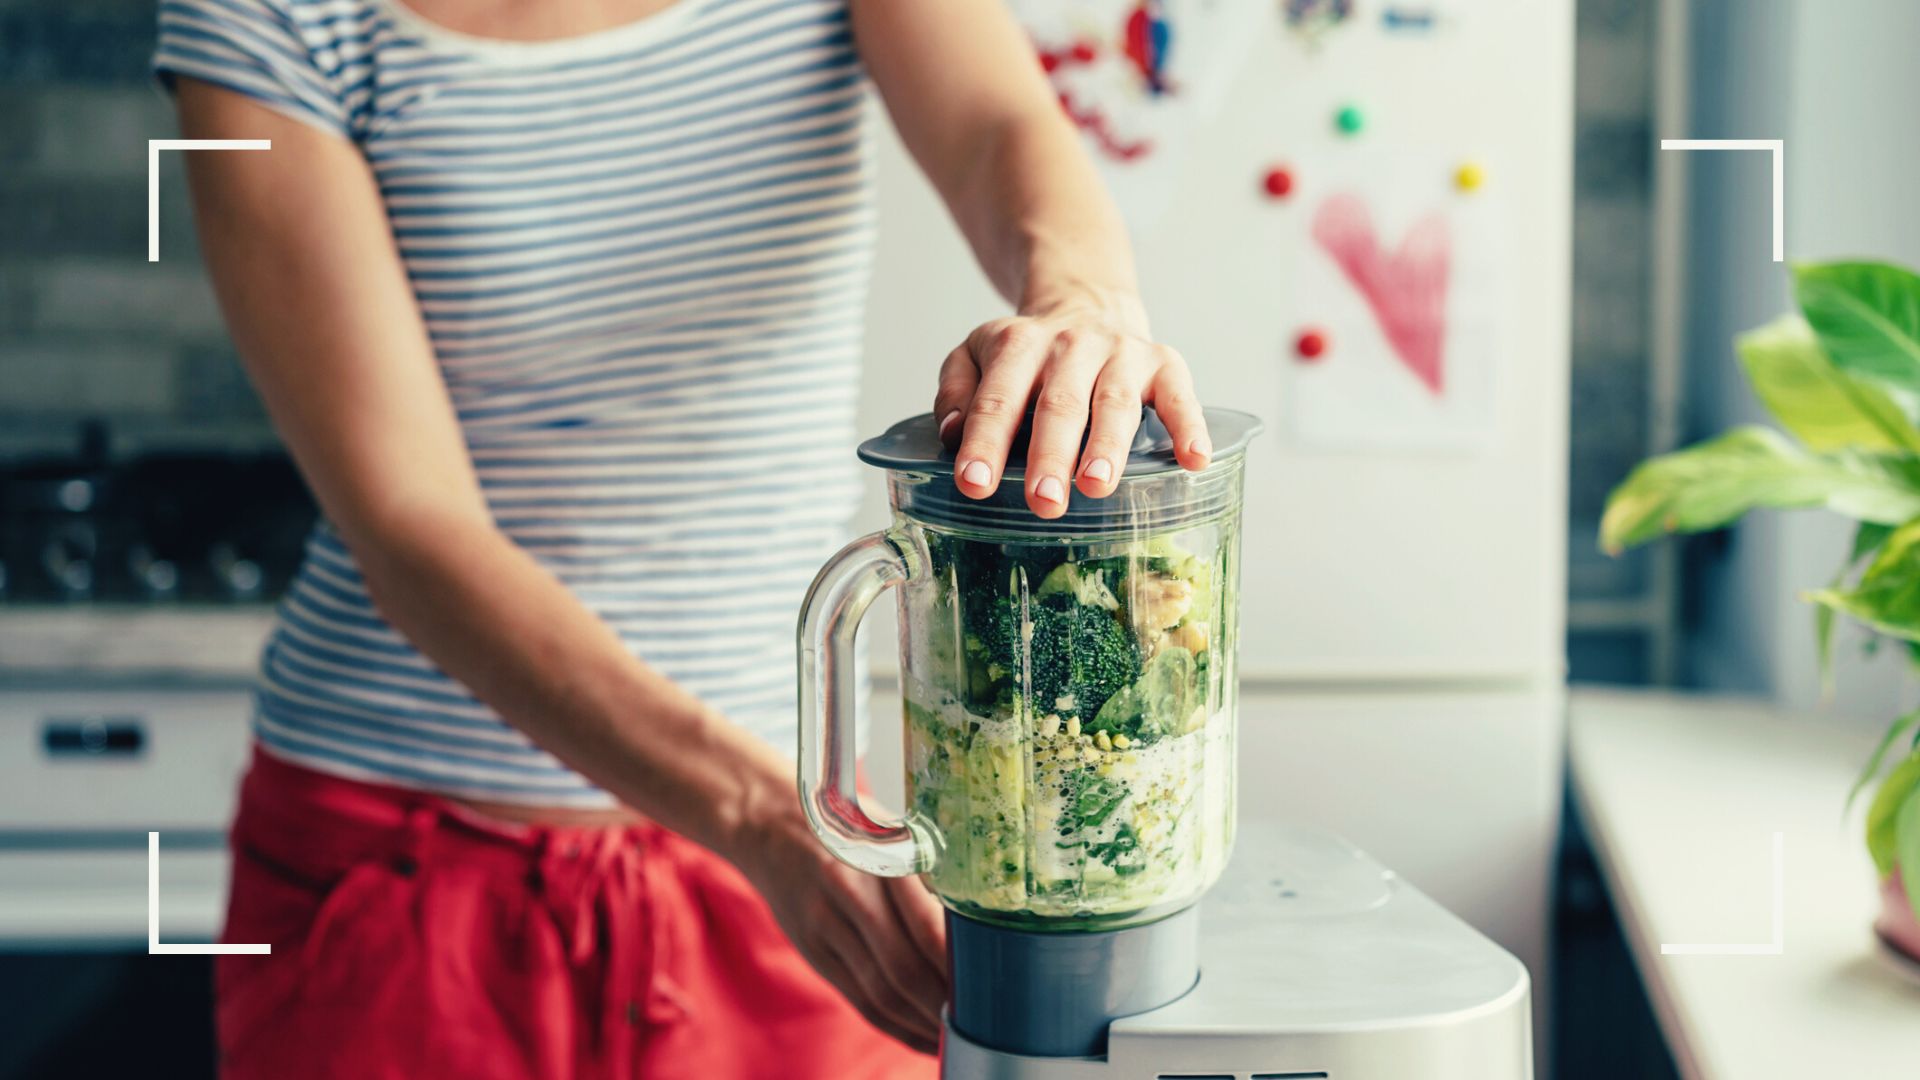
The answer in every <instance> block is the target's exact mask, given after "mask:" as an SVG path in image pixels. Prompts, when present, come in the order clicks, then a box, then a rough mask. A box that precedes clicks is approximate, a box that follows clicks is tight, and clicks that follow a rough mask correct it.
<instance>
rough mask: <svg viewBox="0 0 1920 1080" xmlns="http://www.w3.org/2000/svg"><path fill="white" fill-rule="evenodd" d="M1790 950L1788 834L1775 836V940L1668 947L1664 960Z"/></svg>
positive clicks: (1664, 946)
mask: <svg viewBox="0 0 1920 1080" xmlns="http://www.w3.org/2000/svg"><path fill="white" fill-rule="evenodd" d="M1786 950H1787V834H1786V833H1783V832H1776V833H1774V834H1773V940H1772V941H1769V942H1766V943H1764V944H1759V945H1667V944H1664V943H1663V944H1662V945H1661V946H1660V955H1661V956H1779V955H1780V954H1781V953H1784V952H1786Z"/></svg>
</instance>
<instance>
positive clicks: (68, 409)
mask: <svg viewBox="0 0 1920 1080" xmlns="http://www.w3.org/2000/svg"><path fill="white" fill-rule="evenodd" d="M153 30H154V5H153V4H151V3H142V2H138V0H0V132H5V138H4V139H0V458H17V457H20V456H23V455H27V454H34V453H41V452H45V451H50V450H60V449H64V448H66V447H67V446H69V445H71V444H72V442H73V441H74V439H75V438H76V432H77V430H78V427H79V425H80V423H81V422H82V421H83V420H86V419H94V418H97V419H100V420H102V421H104V422H105V423H106V424H107V426H108V430H109V432H110V433H111V435H112V437H113V445H114V448H115V449H116V450H118V451H134V450H139V449H144V448H151V447H155V446H159V447H181V446H234V447H238V448H253V447H257V446H260V445H262V444H264V443H267V442H269V441H270V440H271V433H270V430H269V429H268V427H267V424H266V421H265V418H264V415H263V413H262V412H261V410H260V406H259V404H258V402H257V400H256V399H255V397H254V395H253V393H252V391H251V390H250V389H249V388H248V386H247V384H246V380H245V378H244V376H243V375H242V373H241V371H240V368H239V365H238V364H237V363H236V361H235V359H234V357H233V350H232V347H231V345H230V344H229V343H228V341H227V337H226V334H225V332H224V330H223V329H222V328H221V324H220V317H219V313H218V311H217V310H216V308H215V305H214V301H213V295H212V292H211V290H210V289H209V288H208V287H207V284H206V281H205V278H204V276H203V274H202V270H201V266H200V261H199V255H198V251H197V248H196V245H195V243H194V236H193V221H192V216H191V212H190V210H189V207H188V200H187V193H186V187H185V179H184V175H183V171H182V168H181V163H180V160H179V155H178V154H162V155H161V164H162V167H161V178H160V251H161V261H160V262H158V263H149V262H147V261H146V255H147V250H146V249H147V197H146V196H147V190H146V180H147V173H146V170H147V140H148V139H153V138H170V137H172V136H173V135H174V134H175V124H174V119H173V114H172V109H171V107H170V106H169V104H168V102H167V99H166V98H165V96H164V95H162V94H161V93H160V92H159V91H158V90H157V89H156V88H155V87H154V84H153V83H152V82H151V81H150V79H149V77H148V73H147V62H148V57H149V55H150V53H151V51H152V48H153Z"/></svg>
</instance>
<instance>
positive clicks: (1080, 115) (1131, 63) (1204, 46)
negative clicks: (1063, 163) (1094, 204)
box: [1012, 0, 1260, 228]
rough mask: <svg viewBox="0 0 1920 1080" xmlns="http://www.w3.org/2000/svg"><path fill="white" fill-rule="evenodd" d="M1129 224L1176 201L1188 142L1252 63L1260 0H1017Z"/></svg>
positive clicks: (1020, 15) (1044, 63)
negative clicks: (1242, 67)
mask: <svg viewBox="0 0 1920 1080" xmlns="http://www.w3.org/2000/svg"><path fill="white" fill-rule="evenodd" d="M1012 8H1013V11H1014V14H1015V16H1016V17H1018V18H1019V19H1020V21H1021V23H1022V25H1023V26H1025V27H1026V30H1027V33H1028V36H1029V37H1030V38H1031V39H1032V40H1033V44H1034V50H1035V52H1036V53H1037V54H1038V56H1039V60H1040V66H1041V69H1042V70H1044V71H1045V72H1046V74H1047V78H1048V80H1049V81H1050V82H1051V83H1052V85H1053V90H1054V93H1055V94H1056V95H1057V96H1058V97H1059V100H1060V107H1061V109H1062V110H1063V111H1064V112H1065V113H1066V114H1067V117H1068V118H1069V119H1070V120H1072V121H1073V124H1074V126H1075V127H1076V128H1078V129H1079V130H1080V134H1081V137H1082V138H1083V139H1084V140H1085V141H1086V143H1087V146H1088V148H1089V149H1090V150H1091V151H1092V152H1093V155H1094V158H1095V160H1096V161H1097V162H1098V163H1099V165H1100V168H1101V171H1102V173H1103V174H1104V176H1105V178H1106V180H1107V185H1108V187H1109V189H1111V190H1112V191H1113V193H1114V198H1115V199H1116V201H1118V202H1119V204H1120V208H1121V211H1122V212H1123V213H1124V214H1125V215H1126V216H1127V219H1128V223H1129V224H1130V225H1132V226H1134V227H1136V228H1138V227H1141V226H1144V225H1145V224H1148V223H1149V222H1150V221H1151V219H1152V218H1154V217H1156V216H1157V215H1158V213H1159V211H1160V210H1161V209H1163V208H1164V206H1165V205H1166V203H1167V202H1168V200H1169V199H1170V198H1171V194H1172V189H1173V185H1174V180H1175V176H1176V174H1177V171H1178V166H1179V160H1180V155H1181V151H1182V149H1183V145H1184V135H1185V133H1186V132H1188V131H1190V130H1192V129H1193V128H1194V127H1195V126H1197V125H1198V124H1199V123H1201V122H1203V121H1204V120H1205V119H1207V118H1208V117H1209V116H1211V115H1212V113H1213V111H1214V110H1216V109H1217V108H1218V106H1219V104H1220V102H1221V99H1222V98H1224V96H1225V93H1226V89H1227V85H1228V84H1229V83H1230V81H1231V79H1232V76H1233V74H1234V72H1235V71H1236V70H1237V69H1238V67H1239V64H1240V62H1241V61H1242V60H1243V59H1244V58H1245V53H1246V48H1247V45H1248V43H1249V42H1250V41H1251V39H1252V38H1253V36H1254V35H1253V34H1252V33H1250V28H1251V24H1252V22H1253V21H1254V20H1256V19H1257V18H1258V17H1259V11H1260V8H1259V5H1258V3H1257V0H1013V3H1012Z"/></svg>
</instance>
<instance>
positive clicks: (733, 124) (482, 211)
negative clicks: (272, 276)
mask: <svg viewBox="0 0 1920 1080" xmlns="http://www.w3.org/2000/svg"><path fill="white" fill-rule="evenodd" d="M207 2H209V0H200V2H199V3H196V4H192V5H186V6H189V7H201V6H204V4H205V3H207ZM252 2H253V3H254V4H256V5H258V4H267V5H270V6H271V7H273V8H274V9H276V10H278V11H280V12H283V13H284V14H285V17H287V18H289V19H291V20H293V23H292V26H291V29H292V30H293V31H294V32H295V33H296V34H297V36H298V41H299V43H300V44H301V45H303V46H305V47H306V48H307V50H308V53H309V56H310V58H311V59H312V63H313V69H314V71H315V73H317V75H318V76H319V77H320V78H321V79H323V80H324V86H325V88H326V89H328V90H329V91H331V92H334V93H337V94H338V95H339V101H340V104H341V113H340V116H341V117H342V122H343V124H344V127H345V132H346V133H347V134H348V135H349V137H351V138H352V139H354V141H355V142H357V143H358V144H359V146H360V147H361V149H362V152H363V153H364V155H365V157H366V158H367V160H368V162H369V165H370V166H371V168H372V170H373V174H374V176H375V178H376V180H377V182H378V184H379V187H380V190H381V192H382V194H383V197H384V199H385V201H386V205H387V209H388V214H389V218H390V221H391V224H392V227H393V232H394V236H395V240H396V242H397V244H398V247H399V252H400V256H401V258H402V260H403V262H404V264H405V268H406V271H407V273H408V276H409V278H410V280H411V281H412V283H413V287H414V290H415V294H416V297H417V299H418V301H419V305H420V309H421V312H422V315H423V317H424V319H425V322H426V326H427V330H428V332H429V335H430V337H431V339H432V342H433V345H434V348H435V351H436V353H437V354H438V357H439V362H440V365H441V370H442V372H443V375H444V377H445V380H446V383H447V387H448V391H449V393H450V395H451V398H452V400H453V403H454V406H455V408H456V409H457V411H458V413H459V417H460V422H461V426H462V429H463V432H464V434H465V437H466V441H467V444H468V448H469V450H470V453H471V455H472V458H473V461H474V465H475V468H476V470H477V472H478V474H479V477H480V480H481V484H482V487H483V489H484V491H485V494H486V497H487V499H488V502H489V504H490V506H491V508H492V511H493V514H494V516H495V519H496V521H497V522H498V524H499V526H500V527H501V528H502V529H503V530H504V531H505V532H506V534H507V535H508V536H510V537H511V538H512V539H513V540H514V541H515V542H517V543H518V544H520V545H521V546H522V547H524V548H525V549H526V550H527V551H529V552H530V553H531V554H532V555H533V556H534V557H535V558H537V559H539V560H540V561H541V562H542V563H543V564H544V565H546V566H547V567H548V568H549V569H551V570H552V571H553V572H554V573H555V574H557V575H558V576H559V577H560V579H561V580H562V581H564V582H565V583H566V584H567V585H568V586H569V587H570V588H572V590H573V591H574V592H575V593H576V595H578V596H579V597H580V598H581V599H582V600H583V601H584V602H585V603H586V604H587V605H588V606H589V607H591V608H592V609H593V610H594V611H595V612H596V613H598V614H599V615H600V616H601V617H602V618H603V619H605V620H606V621H607V622H608V623H609V624H611V625H612V626H613V627H614V628H615V629H616V630H617V631H618V632H619V633H620V635H621V637H622V638H623V640H624V641H625V642H626V644H627V645H628V647H629V648H630V649H631V650H632V651H633V652H634V653H635V654H636V655H638V656H640V657H642V658H644V659H645V660H646V661H647V662H648V663H650V664H653V665H654V666H656V667H658V668H659V669H660V670H662V671H663V672H664V673H666V674H667V675H669V676H670V677H672V678H674V679H675V680H676V681H678V682H679V683H680V684H682V685H683V686H685V687H686V688H688V689H689V690H691V691H693V692H694V693H697V694H699V695H701V696H702V697H703V698H705V699H706V700H707V701H709V702H711V703H712V704H714V705H716V706H717V707H719V708H720V709H721V710H722V711H724V712H725V713H726V714H728V715H729V716H730V717H732V718H733V719H734V720H736V721H737V722H739V723H741V724H743V725H744V726H746V727H748V728H749V729H751V730H753V731H755V732H757V733H759V734H761V735H763V736H765V737H767V738H769V739H770V740H773V741H775V742H777V743H780V744H782V745H791V739H792V724H793V717H794V679H793V652H792V650H793V644H792V642H793V638H792V634H793V625H794V616H795V612H796V611H797V608H798V605H799V602H800V599H801V597H802V595H803V593H804V591H805V588H806V585H807V583H808V581H809V579H810V578H811V575H812V572H813V570H814V569H815V568H816V567H817V566H818V565H819V564H820V563H821V562H822V561H823V560H824V558H825V557H826V556H827V555H828V554H829V553H830V552H831V551H832V550H833V548H834V547H835V546H836V545H837V544H838V543H839V542H840V541H841V540H842V539H843V534H844V531H845V525H846V523H847V521H848V519H849V516H850V514H851V511H852V508H853V505H854V503H855V501H856V500H857V478H856V477H855V476H854V475H853V470H854V465H853V464H852V461H851V456H850V455H849V454H848V452H847V447H848V446H850V445H851V443H852V441H853V437H854V427H853V422H854V405H855V396H856V392H857V385H858V362H859V340H860V334H861V321H862V320H861V314H862V312H861V306H862V298H863V295H864V292H865V286H866V275H867V269H868V260H869V254H870V247H871V225H872V221H871V216H872V207H871V191H870V176H869V165H868V151H867V144H866V133H865V122H866V118H865V108H864V83H863V79H862V76H861V72H860V69H859V64H858V61H857V58H856V56H855V54H854V49H853V42H852V38H851V31H850V27H849V25H848V20H847V14H846V11H845V7H844V0H679V2H678V3H675V4H673V5H672V6H671V7H667V8H665V9H664V10H661V11H659V12H658V13H657V14H654V15H651V16H649V17H647V18H645V19H642V20H640V21H638V22H633V23H629V24H626V25H621V26H616V27H613V28H611V29H607V30H604V31H600V32H596V33H592V34H588V35H585V36H579V37H569V38H565V39H559V40H552V41H542V42H538V43H532V44H519V43H514V42H504V41H500V40H495V39H480V38H474V37H468V36H463V35H461V34H458V33H454V32H452V31H449V30H447V29H445V28H443V27H440V26H438V25H437V24H432V23H428V22H426V21H424V19H423V18H422V17H421V16H420V15H417V14H415V13H413V12H412V11H411V10H409V9H406V8H402V7H399V6H397V5H396V4H394V3H392V2H390V0H252ZM169 6H172V5H169ZM167 17H168V12H167V10H166V8H163V31H164V29H165V26H166V19H167ZM192 17H193V16H192V13H191V12H186V13H182V12H175V13H174V18H175V21H176V23H181V22H184V23H185V24H187V25H189V26H190V25H191V23H192ZM283 29H284V28H283ZM225 32H227V33H229V34H231V33H233V32H235V31H234V30H232V29H231V28H228V29H227V30H226V31H225ZM175 39H176V41H179V40H182V37H181V34H180V33H179V32H178V31H176V35H175ZM167 47H168V46H167V38H166V35H165V34H164V32H163V39H162V52H161V57H162V61H163V63H164V62H165V59H166V56H167ZM178 47H179V48H187V47H189V46H178ZM184 70H188V71H189V72H190V73H191V71H192V69H190V68H187V69H184ZM280 616H281V617H280V620H279V624H278V627H277V629H276V631H275V633H274V635H273V637H272V638H271V640H270V642H269V644H268V647H267V649H266V654H265V658H264V665H263V677H262V683H261V689H260V707H259V715H258V736H259V738H260V740H261V741H262V743H263V744H264V745H265V746H266V747H268V748H269V749H270V750H271V751H273V752H274V753H276V754H277V755H279V756H282V757H285V758H289V759H291V760H294V761H296V762H298V763H300V764H304V765H307V766H309V767H312V768H316V769H320V770H322V771H328V772H333V773H336V774H342V775H349V776H356V777H362V778H370V779H377V780H381V781H385V782H389V783H400V784H407V785H411V786H417V787H425V788H430V789H433V790H436V791H440V792H444V793H447V794H451V795H455V796H461V797H465V798H468V799H471V800H476V801H484V802H490V803H496V804H507V805H520V804H523V805H535V806H551V807H578V808H591V807H600V806H606V805H609V803H610V800H609V799H608V797H607V796H606V795H605V794H604V793H601V792H599V791H598V790H596V789H595V788H593V787H592V786H591V785H590V784H589V783H588V782H587V781H585V780H584V779H582V778H581V777H579V776H578V775H577V774H575V773H573V772H572V771H571V770H569V769H567V768H566V767H565V766H563V765H561V764H560V763H559V762H558V761H556V760H555V759H553V758H552V757H551V756H550V755H548V754H546V753H544V752H543V751H540V750H538V749H537V748H535V747H533V746H532V745H531V744H530V743H529V742H528V740H527V739H526V738H525V736H523V735H522V734H520V733H519V732H518V731H516V730H514V729H512V728H510V727H508V726H507V725H505V724H504V723H502V722H501V721H500V720H499V719H498V718H497V717H496V716H494V715H493V713H492V712H491V711H490V710H489V709H488V708H487V707H485V706H484V705H482V704H481V703H479V702H478V701H476V700H475V699H474V698H473V697H472V696H471V695H470V694H469V693H467V692H466V690H465V689H464V688H463V687H461V686H460V685H458V684H457V683H455V682H453V681H452V680H450V679H448V678H447V677H446V676H444V675H442V674H441V673H439V672H438V671H437V670H436V669H435V668H434V666H433V665H432V663H431V662H430V661H428V660H427V659H426V658H425V657H423V656H421V655H420V654H419V653H418V652H417V651H415V650H414V649H413V648H412V647H411V646H410V645H409V644H408V643H407V642H406V640H405V639H404V638H403V637H402V636H401V635H400V634H399V633H398V632H396V631H395V630H394V629H393V628H392V627H390V626H388V625H387V624H386V623H385V621H384V620H382V619H381V617H380V616H379V614H378V613H377V612H376V611H375V610H374V608H373V605H372V603H371V601H370V600H369V599H368V596H367V591H366V588H365V585H364V583H363V581H362V580H361V577H360V574H359V572H358V570H357V568H356V567H355V564H354V561H353V559H352V556H351V554H350V553H349V552H348V551H347V550H346V548H345V546H344V545H343V544H342V543H341V541H340V539H339V538H338V536H337V535H336V534H335V533H334V532H333V531H332V530H331V529H329V528H327V527H326V526H325V525H324V524H323V525H322V526H321V527H320V528H319V529H317V530H316V532H315V535H314V536H313V538H312V540H311V541H310V544H309V547H308V556H307V560H306V564H305V565H304V567H303V568H302V570H301V572H300V574H299V575H298V577H297V579H296V580H295V582H294V584H293V586H292V588H291V590H290V591H289V594H288V595H287V597H286V599H285V600H284V602H283V603H282V606H281V612H280ZM635 707H636V709H639V708H642V707H644V703H639V702H636V703H635Z"/></svg>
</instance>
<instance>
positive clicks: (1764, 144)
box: [1660, 139, 1787, 262]
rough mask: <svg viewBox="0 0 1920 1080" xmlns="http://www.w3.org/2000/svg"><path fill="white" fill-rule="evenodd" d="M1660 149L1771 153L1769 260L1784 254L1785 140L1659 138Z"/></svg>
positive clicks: (1785, 221)
mask: <svg viewBox="0 0 1920 1080" xmlns="http://www.w3.org/2000/svg"><path fill="white" fill-rule="evenodd" d="M1660 149H1662V150H1769V151H1772V153H1773V261H1774V262H1785V261H1786V254H1787V213H1786V203H1787V166H1786V160H1787V140H1785V139H1661V140H1660Z"/></svg>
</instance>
